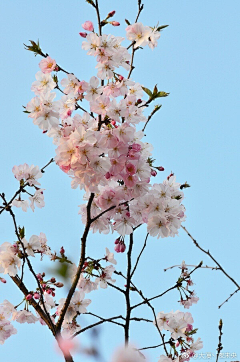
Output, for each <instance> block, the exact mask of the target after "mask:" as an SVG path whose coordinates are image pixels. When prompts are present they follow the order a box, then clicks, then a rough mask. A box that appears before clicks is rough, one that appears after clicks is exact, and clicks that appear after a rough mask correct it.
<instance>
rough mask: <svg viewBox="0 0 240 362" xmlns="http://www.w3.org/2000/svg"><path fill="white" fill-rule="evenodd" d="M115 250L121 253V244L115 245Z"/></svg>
mask: <svg viewBox="0 0 240 362" xmlns="http://www.w3.org/2000/svg"><path fill="white" fill-rule="evenodd" d="M114 250H115V251H116V252H117V253H120V244H117V245H115V247H114Z"/></svg>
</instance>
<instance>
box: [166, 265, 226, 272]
mask: <svg viewBox="0 0 240 362" xmlns="http://www.w3.org/2000/svg"><path fill="white" fill-rule="evenodd" d="M185 266H187V267H191V268H192V267H194V268H195V267H196V265H191V264H185ZM173 268H179V269H181V268H182V266H181V265H173V266H169V267H168V268H166V269H163V271H167V270H170V269H173ZM200 268H201V269H205V268H206V269H212V270H220V268H218V267H216V266H208V265H202V266H201V267H200Z"/></svg>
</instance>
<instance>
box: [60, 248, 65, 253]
mask: <svg viewBox="0 0 240 362" xmlns="http://www.w3.org/2000/svg"><path fill="white" fill-rule="evenodd" d="M64 253H65V250H64V248H63V246H62V247H61V249H60V254H64Z"/></svg>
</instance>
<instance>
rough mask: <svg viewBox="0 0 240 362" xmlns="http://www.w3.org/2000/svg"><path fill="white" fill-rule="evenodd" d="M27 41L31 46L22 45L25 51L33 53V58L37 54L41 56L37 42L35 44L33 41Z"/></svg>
mask: <svg viewBox="0 0 240 362" xmlns="http://www.w3.org/2000/svg"><path fill="white" fill-rule="evenodd" d="M29 41H30V43H31V44H32V45H26V44H23V45H24V46H25V49H26V50H29V51H30V52H33V53H34V55H35V56H36V55H38V54H40V55H43V53H42V50H41V48H40V44H39V40H38V41H37V43H35V41H33V40H29Z"/></svg>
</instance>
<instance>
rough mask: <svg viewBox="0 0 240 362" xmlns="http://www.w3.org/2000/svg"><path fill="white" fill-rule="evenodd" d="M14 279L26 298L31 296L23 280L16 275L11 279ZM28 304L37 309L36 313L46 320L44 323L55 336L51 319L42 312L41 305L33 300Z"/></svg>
mask: <svg viewBox="0 0 240 362" xmlns="http://www.w3.org/2000/svg"><path fill="white" fill-rule="evenodd" d="M10 278H11V279H12V281H13V282H14V283H15V284H16V285H17V287H18V288H19V289H20V290H21V292H22V293H23V294H24V295H25V297H26V296H27V295H28V294H29V291H28V289H27V288H26V286H25V284H24V283H23V282H22V281H21V279H20V278H19V276H18V275H16V276H15V277H10ZM28 303H29V304H30V305H32V306H33V308H34V309H35V311H36V312H37V313H38V314H39V315H40V317H41V318H42V319H43V320H44V322H45V323H46V324H47V326H48V328H49V329H50V331H51V332H52V333H53V335H54V330H53V329H52V325H51V323H50V321H49V319H48V318H47V316H46V314H45V313H44V311H43V310H42V308H41V307H40V305H39V304H38V303H37V302H36V301H35V300H34V299H33V298H32V299H30V300H29V301H28Z"/></svg>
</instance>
